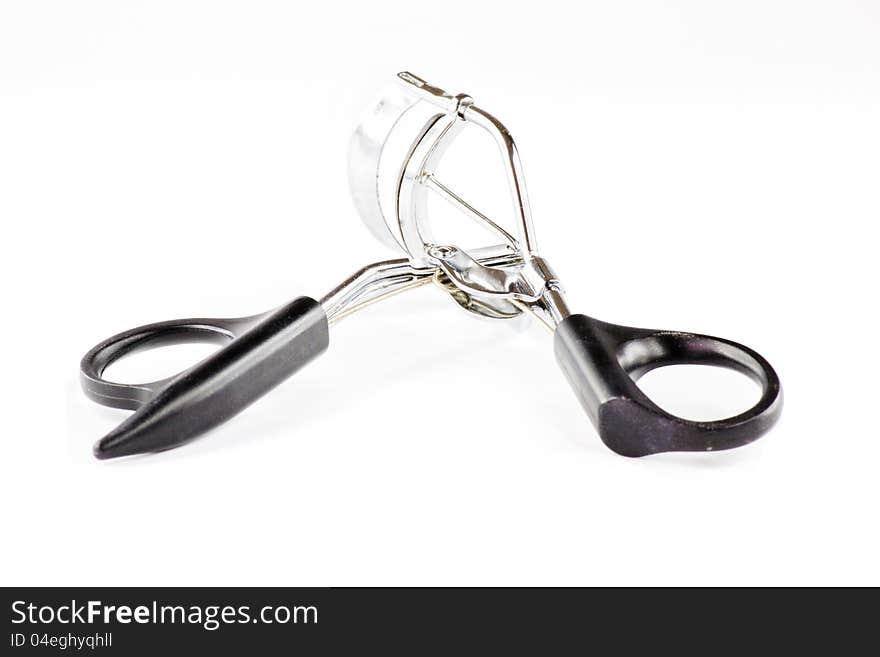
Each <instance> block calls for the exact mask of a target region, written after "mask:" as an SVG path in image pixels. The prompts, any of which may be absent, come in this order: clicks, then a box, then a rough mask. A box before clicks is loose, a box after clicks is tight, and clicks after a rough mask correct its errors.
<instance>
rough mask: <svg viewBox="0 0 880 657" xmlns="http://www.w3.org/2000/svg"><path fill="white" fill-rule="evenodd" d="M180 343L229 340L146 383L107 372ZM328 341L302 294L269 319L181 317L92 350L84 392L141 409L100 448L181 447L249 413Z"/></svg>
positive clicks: (317, 310)
mask: <svg viewBox="0 0 880 657" xmlns="http://www.w3.org/2000/svg"><path fill="white" fill-rule="evenodd" d="M182 342H211V343H218V342H219V343H221V344H222V343H224V342H225V343H227V344H226V346H225V347H223V348H222V349H220V350H218V351H217V352H216V353H214V354H212V355H211V356H209V357H208V358H206V359H204V360H203V361H201V362H200V363H198V364H196V365H194V366H193V367H191V368H190V369H188V370H186V371H185V372H182V373H181V374H178V375H176V376H173V377H169V378H167V379H163V380H161V381H154V382H151V383H143V384H124V383H114V382H112V381H106V380H104V378H103V372H104V370H105V369H106V368H107V367H108V366H109V365H110V364H111V363H112V362H114V361H115V360H117V359H119V358H121V357H122V356H124V355H126V354H130V353H133V352H135V351H139V350H142V349H147V348H152V347H156V346H160V345H168V344H176V343H182ZM328 344H329V330H328V323H327V316H326V315H325V314H324V310H323V308H321V305H320V304H319V303H318V302H317V301H315V300H314V299H310V298H308V297H299V298H297V299H294V300H293V301H291V302H289V303H287V304H285V305H284V306H282V307H281V308H278V309H276V310H273V311H271V312H269V313H266V314H264V315H257V316H254V317H245V318H240V319H181V320H171V321H167V322H159V323H156V324H148V325H146V326H141V327H138V328H135V329H131V330H129V331H125V332H123V333H120V334H118V335H115V336H113V337H111V338H108V339H107V340H105V341H104V342H102V343H100V344H98V345H97V346H95V347H94V348H93V349H91V350H90V351H89V352H88V353H87V354H86V355H85V356H84V357H83V359H82V362H81V363H80V381H81V383H82V387H83V390H84V391H85V393H86V395H87V396H88V397H89V398H91V399H92V400H94V401H96V402H98V403H99V404H103V405H105V406H113V407H116V408H127V409H132V410H136V412H135V413H134V414H133V415H131V416H130V417H128V418H127V419H126V420H125V421H124V422H123V423H122V424H120V425H119V426H118V427H117V428H116V429H114V430H113V431H111V432H110V433H109V434H108V435H107V436H105V437H104V438H103V439H101V440H100V441H99V442H98V443H97V444H96V445H95V456H97V457H98V458H100V459H106V458H114V457H117V456H127V455H131V454H140V453H143V452H155V451H161V450H165V449H170V448H172V447H177V446H178V445H181V444H183V443H185V442H187V441H189V440H191V439H193V438H195V437H196V436H198V435H199V434H201V433H204V432H205V431H208V430H209V429H212V428H213V427H215V426H217V425H219V424H221V423H222V422H225V421H226V420H228V419H229V418H231V417H232V416H233V415H235V414H237V413H238V412H240V411H242V410H244V409H245V408H246V407H247V406H249V405H250V404H251V403H252V402H254V401H256V400H257V399H258V398H259V397H261V396H263V395H264V394H265V393H266V392H268V391H269V390H270V389H271V388H273V387H275V386H276V385H278V384H279V383H281V382H282V381H284V380H285V379H286V378H287V377H289V376H290V375H292V374H293V373H294V372H296V371H297V370H299V369H300V368H301V367H303V366H304V365H305V364H306V363H308V362H309V361H311V360H312V359H314V358H315V357H316V356H318V355H320V354H321V353H323V352H324V350H326V349H327V345H328Z"/></svg>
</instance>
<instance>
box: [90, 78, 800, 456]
mask: <svg viewBox="0 0 880 657" xmlns="http://www.w3.org/2000/svg"><path fill="white" fill-rule="evenodd" d="M404 119H406V120H404ZM414 120H415V121H416V125H418V126H419V128H418V130H417V131H415V137H414V139H413V141H412V145H411V146H410V148H409V149H408V152H407V155H406V157H405V158H404V161H403V164H402V166H401V167H400V169H399V172H398V175H396V176H387V175H383V173H382V171H383V166H382V165H383V156H385V155H386V151H387V150H388V149H387V145H388V142H389V138H390V137H391V136H392V135H396V134H397V132H398V131H399V130H402V129H403V128H404V125H405V124H408V123H412V122H413V121H414ZM470 125H473V126H477V127H479V128H481V129H482V130H484V131H486V132H487V133H488V134H489V135H490V136H491V138H492V139H493V140H494V141H495V143H496V144H497V145H498V147H499V149H500V151H501V155H502V159H503V162H504V167H505V169H506V173H507V181H508V185H509V188H510V194H511V198H512V202H513V207H514V210H515V214H516V218H517V220H518V231H517V234H516V236H514V235H512V234H510V233H509V232H507V231H506V230H505V229H504V228H502V227H501V226H500V225H498V224H497V223H495V222H494V221H493V220H491V219H490V218H489V217H487V216H486V215H485V214H483V213H482V212H480V211H479V210H477V209H476V208H474V207H473V206H472V205H470V204H469V203H467V202H466V201H465V200H463V199H462V198H461V197H460V196H458V195H457V194H456V193H455V192H453V191H452V190H451V189H449V188H448V187H447V186H446V185H444V184H443V183H442V182H441V181H440V180H438V179H437V177H436V176H435V174H434V172H435V170H436V167H437V164H438V163H439V162H440V160H441V159H442V157H443V155H444V153H445V151H446V149H447V148H448V147H449V145H450V144H451V143H452V142H453V141H454V140H455V138H456V137H457V136H458V135H459V134H460V133H461V131H462V130H464V129H465V128H466V127H467V126H470ZM389 178H390V179H389ZM349 183H350V187H351V192H352V196H353V199H354V202H355V205H356V207H357V209H358V211H359V213H360V215H361V217H362V218H363V220H364V222H365V223H366V224H367V226H368V227H369V228H370V230H371V232H372V233H373V234H374V235H375V236H376V237H377V238H378V239H379V240H380V241H381V242H383V243H384V244H386V245H388V246H390V247H392V248H394V249H402V250H403V251H404V252H405V253H406V255H407V257H406V258H401V259H397V260H386V261H383V262H377V263H375V264H371V265H367V266H366V267H363V268H362V269H360V270H359V271H357V272H356V273H355V274H354V275H353V276H351V277H350V278H348V279H347V280H345V281H344V282H343V283H342V284H340V285H339V286H338V287H336V288H335V289H334V290H332V291H331V292H330V293H329V294H327V295H326V296H324V297H323V298H321V299H320V301H316V300H314V299H311V298H309V297H298V298H296V299H294V300H292V301H290V302H289V303H286V304H285V305H283V306H281V307H280V308H277V309H274V310H271V311H269V312H266V313H263V314H260V315H255V316H252V317H243V318H236V319H207V318H198V319H181V320H171V321H165V322H159V323H156V324H149V325H146V326H141V327H138V328H134V329H131V330H129V331H125V332H123V333H120V334H118V335H115V336H113V337H111V338H109V339H107V340H105V341H104V342H101V343H100V344H98V345H97V346H95V347H94V348H93V349H91V350H90V351H89V352H88V353H87V354H86V355H85V356H84V357H83V359H82V362H81V368H80V369H81V382H82V387H83V390H84V391H85V393H86V395H87V396H88V397H89V398H91V399H92V400H93V401H95V402H97V403H99V404H103V405H105V406H112V407H116V408H125V409H131V410H135V413H134V414H132V415H131V416H129V417H128V418H127V419H126V420H125V421H123V422H122V423H121V424H120V425H119V426H118V427H116V429H114V430H113V431H111V432H110V433H109V434H108V435H107V436H105V437H104V438H103V439H101V440H100V441H99V442H98V443H97V444H96V445H95V448H94V453H95V456H96V457H98V458H99V459H107V458H114V457H118V456H127V455H132V454H140V453H145V452H156V451H161V450H166V449H170V448H173V447H177V446H179V445H181V444H183V443H185V442H187V441H189V440H191V439H193V438H195V437H197V436H198V435H200V434H202V433H204V432H205V431H208V430H209V429H211V428H213V427H215V426H217V425H219V424H220V423H222V422H224V421H225V420H227V419H229V418H230V417H232V416H233V415H235V414H237V413H238V412H240V411H241V410H243V409H244V408H246V407H247V406H248V405H249V404H251V403H252V402H253V401H255V400H256V399H258V398H259V397H261V396H262V395H263V394H265V393H266V392H268V391H269V390H270V389H271V388H273V387H274V386H276V385H278V384H279V383H281V382H282V381H283V380H285V379H286V378H287V377H289V376H290V375H291V374H293V373H294V372H296V371H297V370H299V369H300V368H301V367H303V366H304V365H305V364H306V363H308V362H310V361H311V360H312V359H314V358H315V357H316V356H318V355H320V354H321V353H322V352H323V351H324V350H325V349H326V348H327V345H328V343H329V327H330V326H331V325H332V324H333V323H335V322H337V321H339V320H340V319H342V318H343V317H346V316H348V315H350V314H352V313H354V312H356V311H357V310H359V309H361V308H363V307H365V306H367V305H369V304H372V303H375V302H377V301H380V300H382V299H385V298H388V297H390V296H392V295H395V294H398V293H400V292H403V291H406V290H409V289H412V288H415V287H419V286H422V285H425V284H428V283H434V284H435V285H436V286H438V287H439V288H441V289H442V290H444V291H445V292H447V293H448V294H449V295H450V296H451V297H452V298H453V299H454V300H455V301H456V303H457V304H458V305H459V306H460V307H462V308H464V309H465V310H467V311H469V312H471V313H474V314H476V315H479V316H481V317H487V318H492V319H510V318H515V317H518V316H520V315H522V314H523V313H529V314H531V315H533V316H534V317H535V318H536V319H538V320H539V321H541V322H542V323H543V324H545V325H546V326H547V327H548V328H549V329H550V330H552V331H553V333H554V338H553V340H554V350H555V353H556V358H557V360H558V362H559V364H560V366H561V368H562V371H563V372H564V374H565V376H566V378H567V379H568V381H569V383H570V384H571V387H572V388H573V390H574V392H575V395H576V397H577V398H578V400H579V401H580V403H581V405H582V406H583V408H584V410H585V411H586V413H587V415H588V416H589V418H590V420H591V422H592V423H593V426H594V427H595V428H596V430H597V432H598V433H599V436H600V437H601V439H602V440H603V441H604V443H605V444H606V445H607V446H608V447H610V448H611V449H612V450H614V451H615V452H617V453H618V454H622V455H624V456H645V455H648V454H655V453H658V452H671V451H717V450H724V449H731V448H734V447H739V446H741V445H745V444H747V443H750V442H752V441H753V440H755V439H757V438H758V437H760V436H761V435H762V434H764V433H765V432H766V431H767V430H769V429H770V428H771V427H772V426H773V424H774V423H775V422H776V420H777V419H778V417H779V414H780V411H781V409H782V390H781V388H780V384H779V379H778V377H777V376H776V373H775V372H774V371H773V368H772V367H771V366H770V364H769V363H768V362H767V361H766V360H764V358H763V357H761V356H760V355H759V354H758V353H756V352H755V351H753V350H752V349H750V348H748V347H745V346H743V345H741V344H737V343H736V342H732V341H730V340H725V339H723V338H716V337H710V336H706V335H698V334H695V333H686V332H681V331H658V330H648V329H641V328H631V327H625V326H617V325H615V324H609V323H606V322H602V321H599V320H597V319H593V318H591V317H588V316H586V315H579V314H572V313H571V312H570V310H569V308H568V306H567V304H566V302H565V297H564V293H563V288H562V285H561V283H560V281H559V279H558V278H557V277H556V275H555V274H554V273H553V270H552V269H551V268H550V266H549V265H548V264H547V262H546V261H545V260H544V259H543V258H542V257H541V256H539V255H538V253H537V247H536V243H535V234H534V227H533V225H532V217H531V212H530V210H529V202H528V197H527V195H526V188H525V181H524V179H523V173H522V168H521V165H520V160H519V155H518V153H517V149H516V145H515V144H514V142H513V139H512V137H511V135H510V133H509V132H508V130H507V128H505V127H504V125H503V124H502V123H501V122H500V121H498V119H496V118H495V117H493V116H492V115H491V114H489V113H488V112H486V111H484V110H482V109H480V108H479V107H477V106H476V105H475V104H474V101H473V99H472V98H471V97H470V96H468V95H465V94H459V95H456V96H452V95H450V94H448V93H446V92H444V91H443V90H441V89H438V88H436V87H433V86H431V85H429V84H427V83H426V82H425V81H424V80H421V79H420V78H418V77H416V76H415V75H412V74H410V73H400V74H398V76H397V81H396V84H395V85H394V87H393V88H392V89H391V90H390V91H389V92H388V93H387V94H386V95H385V96H384V97H383V98H382V99H381V100H380V101H379V102H378V103H376V104H375V105H374V106H373V107H372V108H371V109H370V111H369V112H367V114H366V115H365V118H364V120H363V122H362V123H361V125H360V126H358V128H357V130H356V131H355V133H354V135H353V137H352V141H351V147H350V152H349ZM389 190H390V192H391V193H390V196H391V198H392V201H391V202H383V198H384V197H385V196H386V194H385V192H387V191H389ZM431 193H436V194H438V195H439V196H440V197H442V198H443V199H445V200H446V201H448V202H449V203H451V204H452V205H453V206H455V207H456V208H457V209H459V210H460V211H461V212H463V213H464V214H465V215H466V216H468V217H470V218H471V219H473V220H474V221H476V222H477V223H478V224H480V225H481V226H483V227H484V228H485V229H487V230H488V231H489V232H491V233H493V234H494V235H495V236H496V237H497V238H498V239H499V240H500V243H499V244H497V245H495V246H489V247H483V248H477V249H471V250H467V251H466V250H464V249H462V248H460V247H459V246H457V245H454V244H440V243H437V242H435V240H434V239H433V238H432V234H431V230H430V225H429V223H428V213H427V200H428V195H429V194H431ZM388 206H390V207H388ZM179 342H211V343H219V344H222V345H224V346H223V347H222V348H221V349H219V350H218V351H217V352H215V353H214V354H212V355H211V356H209V357H208V358H206V359H204V360H203V361H201V362H200V363H198V364H196V365H194V366H193V367H191V368H189V369H188V370H186V371H184V372H182V373H180V374H178V375H176V376H172V377H169V378H167V379H163V380H161V381H155V382H152V383H143V384H123V383H114V382H110V381H106V380H104V379H103V378H102V375H103V372H104V370H105V369H106V367H107V366H108V365H110V364H111V363H113V362H114V361H115V360H117V359H118V358H121V357H122V356H125V355H127V354H130V353H132V352H135V351H138V350H141V349H145V348H152V347H157V346H161V345H167V344H174V343H179ZM675 364H700V365H715V366H720V367H726V368H729V369H733V370H736V371H738V372H741V373H743V374H745V375H747V376H749V377H751V378H752V379H753V380H754V381H756V382H757V383H758V384H759V385H760V386H761V396H760V399H759V400H758V402H757V403H756V404H755V406H753V407H752V408H751V409H749V410H747V411H745V412H744V413H741V414H739V415H737V416H735V417H731V418H727V419H722V420H716V421H710V422H701V421H692V420H686V419H684V418H680V417H677V416H675V415H672V414H670V413H667V412H666V411H664V410H663V409H661V408H660V407H658V406H657V405H656V404H654V403H653V402H652V401H651V400H650V399H649V398H648V397H647V396H646V395H645V394H644V393H643V392H642V390H641V389H640V388H639V387H638V385H637V384H636V381H637V380H638V378H639V377H640V376H642V375H643V374H645V373H646V372H648V371H650V370H652V369H654V368H657V367H662V366H664V365H675Z"/></svg>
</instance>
